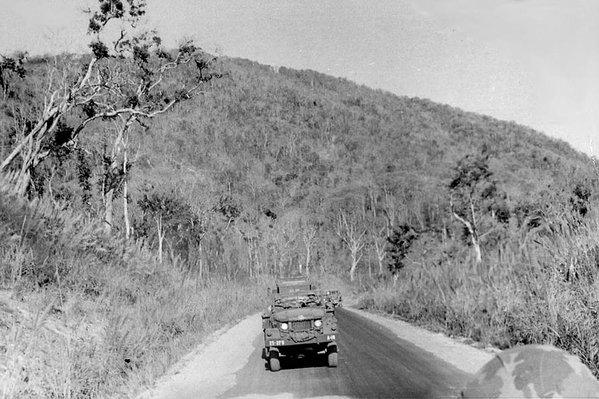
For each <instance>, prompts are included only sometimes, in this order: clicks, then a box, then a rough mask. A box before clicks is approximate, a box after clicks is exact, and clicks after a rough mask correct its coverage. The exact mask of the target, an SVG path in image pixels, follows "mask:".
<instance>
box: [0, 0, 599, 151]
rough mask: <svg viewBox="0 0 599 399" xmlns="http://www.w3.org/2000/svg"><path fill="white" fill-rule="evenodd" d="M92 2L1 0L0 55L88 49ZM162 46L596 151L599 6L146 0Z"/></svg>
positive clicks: (549, 1) (514, 0) (477, 0)
mask: <svg viewBox="0 0 599 399" xmlns="http://www.w3.org/2000/svg"><path fill="white" fill-rule="evenodd" d="M95 3H96V0H0V10H1V11H2V12H1V13H0V53H2V54H6V53H10V52H12V51H15V50H29V52H30V53H33V54H40V53H46V52H48V53H53V52H62V51H74V52H81V51H85V50H86V47H85V46H86V43H87V41H88V40H87V38H86V37H85V35H84V32H85V30H86V18H85V16H84V15H82V14H81V12H80V9H81V8H83V7H84V6H85V5H89V4H95ZM148 3H149V4H148V14H149V18H150V22H149V24H148V25H149V26H150V27H157V28H158V29H159V32H160V34H161V35H162V36H163V37H164V38H165V39H166V43H167V44H169V45H175V44H176V42H177V41H178V40H180V39H181V38H187V37H189V38H194V39H196V41H197V42H198V43H200V44H201V45H202V46H203V47H204V48H205V49H206V50H208V51H211V52H215V51H218V52H219V53H220V54H224V55H229V56H233V57H243V58H249V59H253V60H256V61H258V62H261V63H265V64H273V65H282V66H288V67H291V68H297V69H314V70H317V71H320V72H324V73H327V74H330V75H333V76H342V77H346V78H348V79H350V80H353V81H356V82H358V83H362V84H366V85H368V86H371V87H374V88H381V89H384V90H388V91H390V92H393V93H396V94H398V95H407V96H418V97H426V98H430V99H432V100H434V101H438V102H442V103H448V104H450V105H453V106H457V107H460V108H463V109H465V110H470V111H475V112H480V113H484V114H488V115H491V116H495V117H497V118H500V119H506V120H515V121H516V122H519V123H522V124H525V125H529V126H531V127H533V128H535V129H538V130H541V131H544V132H546V133H547V134H549V135H550V136H553V137H558V138H561V139H563V140H566V141H568V142H570V143H571V144H572V145H573V146H574V147H575V148H577V149H579V150H582V151H585V152H587V153H591V140H593V141H594V142H595V146H596V149H595V151H596V152H595V155H597V154H598V153H599V144H598V142H599V0H377V1H365V0H301V1H299V0H251V1H250V0H218V1H214V0H193V1H191V0H148Z"/></svg>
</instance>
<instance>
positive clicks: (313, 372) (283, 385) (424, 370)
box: [139, 309, 493, 399]
mask: <svg viewBox="0 0 599 399" xmlns="http://www.w3.org/2000/svg"><path fill="white" fill-rule="evenodd" d="M337 318H338V319H339V331H340V333H339V336H340V339H339V342H338V344H339V366H338V367H337V368H329V367H327V366H326V359H325V357H324V356H322V357H316V358H314V357H312V358H310V357H308V358H304V359H297V360H295V361H287V362H285V361H282V362H281V365H282V370H281V371H279V372H271V371H270V370H268V367H267V365H266V362H265V361H264V360H263V359H261V357H260V355H261V349H262V345H263V343H262V331H261V320H260V316H259V315H258V314H257V315H253V316H251V317H248V318H247V319H245V320H243V321H241V322H240V323H238V324H236V325H235V326H233V327H232V328H230V329H225V328H224V329H223V330H221V331H219V332H218V333H217V334H215V335H214V337H213V339H212V340H211V342H209V343H207V344H205V345H204V346H202V347H200V348H198V350H197V351H196V352H195V353H192V354H190V355H189V356H188V357H187V358H186V359H185V360H184V361H183V362H181V363H180V364H179V365H178V366H177V367H176V368H174V369H173V370H172V371H171V372H170V373H169V374H168V375H166V376H165V377H163V378H162V379H161V381H159V382H158V384H157V386H156V387H155V388H154V389H152V390H150V391H147V392H144V393H143V394H142V395H140V396H139V399H146V398H152V399H167V398H174V399H195V398H197V399H233V398H237V399H239V398H243V399H258V398H269V399H300V398H322V399H324V398H335V399H342V398H356V399H359V398H368V399H371V398H372V399H375V398H427V399H430V398H451V397H456V395H457V394H458V393H459V391H460V389H461V388H462V387H463V386H464V384H465V383H466V381H467V380H468V379H469V378H471V376H472V374H473V373H474V372H476V370H478V369H479V368H480V367H481V366H482V365H483V364H484V363H485V362H486V361H488V360H489V359H490V358H491V357H492V356H493V355H492V353H488V352H484V351H481V350H478V349H475V348H472V347H470V346H466V345H462V344H459V343H457V342H456V341H454V340H452V339H450V338H447V337H444V336H442V335H440V334H434V333H431V332H428V331H425V330H421V329H419V328H416V327H413V326H411V325H409V324H407V323H403V322H401V321H396V320H391V319H388V318H386V317H382V316H377V315H372V314H369V313H366V312H361V311H357V310H353V309H352V310H350V309H339V310H338V311H337Z"/></svg>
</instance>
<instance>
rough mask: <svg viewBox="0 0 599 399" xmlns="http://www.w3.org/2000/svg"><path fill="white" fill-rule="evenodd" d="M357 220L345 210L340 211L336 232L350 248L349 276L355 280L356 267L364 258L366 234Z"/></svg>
mask: <svg viewBox="0 0 599 399" xmlns="http://www.w3.org/2000/svg"><path fill="white" fill-rule="evenodd" d="M357 224H358V223H357V221H356V220H355V219H353V218H351V217H350V216H348V215H347V214H346V213H345V212H339V214H338V216H337V229H336V233H337V235H338V236H339V238H341V240H342V241H343V243H344V244H345V246H346V248H347V249H348V250H349V253H350V257H351V265H350V269H349V278H350V280H351V281H354V279H355V276H356V269H357V268H358V264H359V263H360V260H361V259H362V255H363V254H362V249H363V248H364V244H365V242H364V234H366V229H360V228H358V226H357Z"/></svg>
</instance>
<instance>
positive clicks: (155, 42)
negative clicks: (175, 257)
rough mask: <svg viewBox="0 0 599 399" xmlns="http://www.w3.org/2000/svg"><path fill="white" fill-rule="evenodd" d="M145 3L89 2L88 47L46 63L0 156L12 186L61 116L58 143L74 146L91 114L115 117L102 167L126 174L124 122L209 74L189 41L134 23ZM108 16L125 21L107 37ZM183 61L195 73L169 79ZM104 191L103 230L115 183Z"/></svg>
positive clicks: (169, 102)
mask: <svg viewBox="0 0 599 399" xmlns="http://www.w3.org/2000/svg"><path fill="white" fill-rule="evenodd" d="M145 7H146V3H145V1H144V0H127V1H121V0H99V1H98V8H97V9H96V10H95V11H92V10H88V13H89V15H90V19H89V25H88V34H89V35H90V36H91V37H92V41H91V43H90V46H89V47H90V50H91V54H90V55H88V56H86V57H85V58H84V62H83V65H82V68H81V69H77V68H76V65H75V63H73V62H71V63H68V62H67V63H66V65H64V66H62V67H59V66H58V65H57V64H55V65H51V66H50V73H49V74H48V78H47V79H48V82H47V84H46V85H44V87H45V89H44V92H43V93H42V95H43V97H44V100H43V104H44V105H43V107H42V108H41V109H40V111H39V112H36V113H34V114H33V115H30V116H28V118H26V120H24V121H23V122H22V123H21V125H22V129H21V130H22V131H23V135H22V137H20V138H18V139H17V140H16V142H15V145H14V148H13V149H12V151H11V152H10V153H9V154H8V156H6V157H5V158H4V160H3V161H2V163H1V164H0V170H1V171H6V170H8V169H9V168H10V169H12V170H15V172H16V173H15V176H14V181H15V191H16V192H17V193H19V194H23V193H24V192H25V191H26V190H27V187H28V186H29V184H30V181H31V175H32V172H33V170H34V169H35V167H36V166H37V165H39V164H40V163H41V162H42V161H43V160H44V159H46V158H47V157H48V156H49V155H50V154H51V152H52V151H53V150H55V149H56V146H52V145H50V143H52V142H54V140H53V139H52V137H53V135H55V134H56V132H57V127H58V126H60V124H61V123H62V122H64V120H65V119H66V118H67V117H70V119H72V120H73V121H75V125H74V127H73V128H72V129H71V130H70V134H69V135H68V136H67V137H65V139H64V140H62V141H61V143H60V146H76V145H77V138H78V136H79V135H80V134H81V133H82V132H83V131H84V130H85V129H86V128H87V127H89V126H91V125H92V123H94V122H100V121H107V120H112V121H114V122H115V123H117V125H118V126H117V128H116V132H117V134H116V135H115V138H114V141H113V143H114V145H113V150H112V151H111V155H110V157H111V160H110V163H109V165H110V167H109V168H108V169H107V173H110V174H112V175H116V174H117V173H116V170H117V169H119V170H122V171H123V176H126V174H127V170H126V162H123V161H122V159H123V158H126V156H124V155H123V154H124V153H125V152H126V148H127V146H126V144H125V143H126V142H127V137H128V134H129V131H130V129H131V128H132V127H133V126H134V125H135V124H140V125H142V126H144V121H145V120H147V119H151V118H153V117H155V116H158V115H160V114H163V113H165V112H167V111H169V110H171V109H172V108H173V106H174V105H175V104H177V103H179V102H181V101H185V100H188V99H190V98H191V97H192V96H193V94H194V93H195V92H196V91H197V89H198V88H199V87H200V85H201V84H202V83H204V82H205V81H207V80H209V79H211V78H212V77H213V75H212V74H206V73H205V70H206V69H207V68H208V64H209V62H210V58H208V57H206V56H205V55H204V54H202V52H201V51H200V49H198V48H197V47H195V46H194V45H193V43H192V42H184V43H183V44H181V45H180V46H179V48H178V50H176V51H174V52H172V51H171V52H167V51H165V50H164V49H163V48H162V47H161V39H160V37H159V36H158V35H157V34H156V32H152V31H151V32H146V31H141V32H140V31H139V29H138V26H139V23H140V20H141V19H142V17H143V16H144V14H145ZM113 23H114V25H118V24H121V25H122V26H124V27H123V28H122V29H121V30H120V32H119V33H118V35H117V37H116V38H112V39H110V38H108V39H106V37H105V36H108V35H109V34H108V33H107V31H109V29H107V27H108V26H109V25H112V24H113ZM183 67H185V68H194V69H195V73H191V74H186V75H185V76H186V77H187V79H185V80H184V81H181V80H179V81H177V82H176V84H173V77H174V73H175V72H176V71H177V70H179V69H181V68H183ZM119 158H121V160H119ZM119 173H120V172H119ZM103 195H104V197H105V198H104V203H105V204H106V209H105V220H106V225H107V229H108V230H110V226H111V224H112V208H111V203H112V197H113V196H114V187H112V186H107V191H105V192H104V193H103Z"/></svg>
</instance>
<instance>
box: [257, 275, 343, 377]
mask: <svg viewBox="0 0 599 399" xmlns="http://www.w3.org/2000/svg"><path fill="white" fill-rule="evenodd" d="M269 301H270V304H269V306H268V308H267V309H266V310H265V311H264V313H263V314H262V328H263V330H264V349H263V351H262V357H263V358H264V359H265V360H267V362H268V364H269V367H270V370H271V371H279V370H280V369H281V358H298V357H300V356H307V355H310V354H312V355H319V354H322V353H324V354H326V356H327V364H328V366H329V367H337V363H338V351H337V340H338V338H339V331H338V330H337V319H336V317H335V309H336V308H337V307H339V306H341V294H340V293H339V291H327V292H324V293H323V292H322V291H321V290H319V289H318V288H317V287H316V286H315V285H314V284H313V283H311V282H310V281H308V280H306V279H304V278H290V279H285V280H279V281H277V284H276V287H275V289H274V290H271V289H269Z"/></svg>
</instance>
